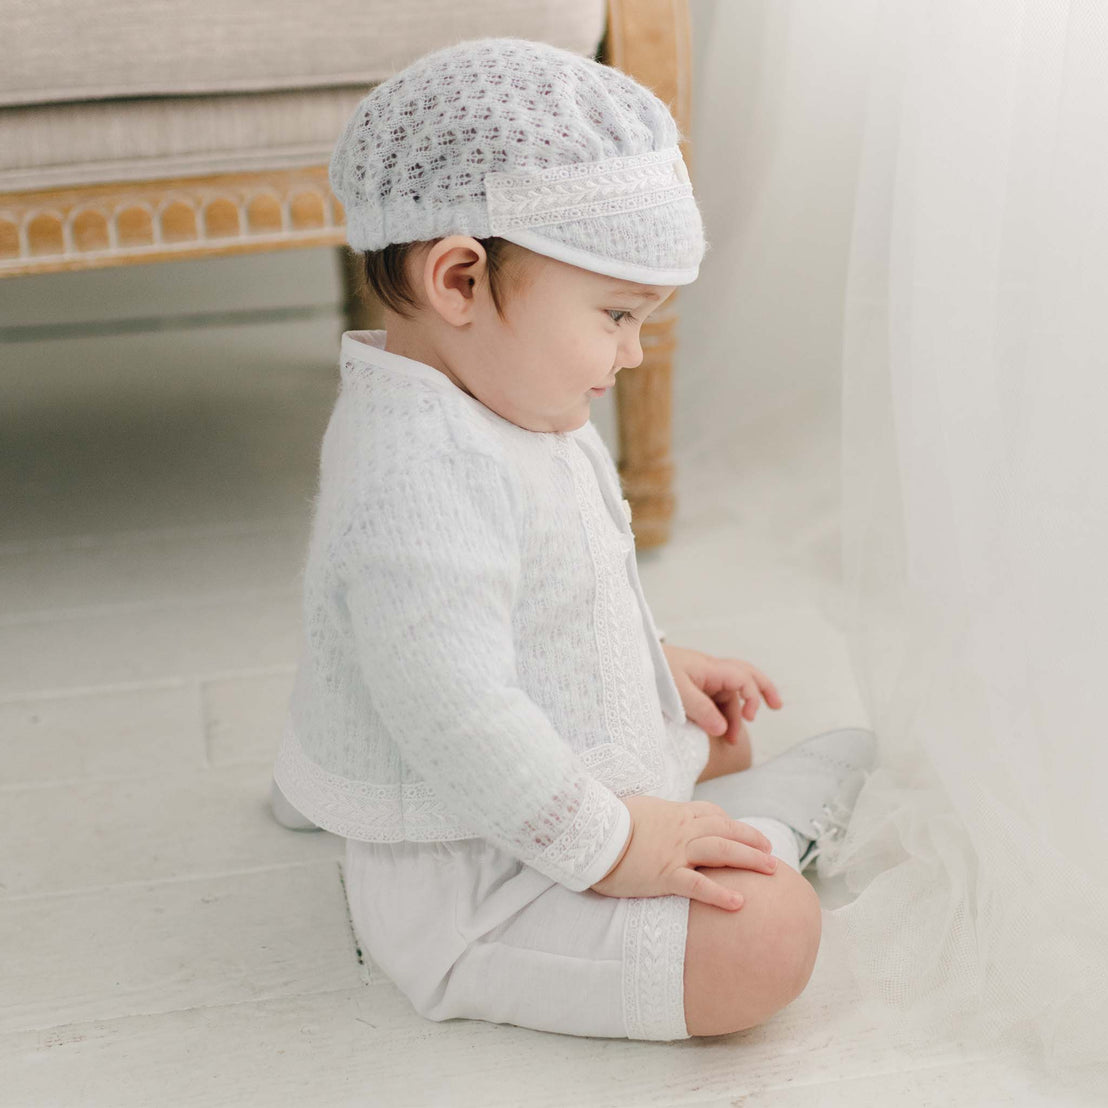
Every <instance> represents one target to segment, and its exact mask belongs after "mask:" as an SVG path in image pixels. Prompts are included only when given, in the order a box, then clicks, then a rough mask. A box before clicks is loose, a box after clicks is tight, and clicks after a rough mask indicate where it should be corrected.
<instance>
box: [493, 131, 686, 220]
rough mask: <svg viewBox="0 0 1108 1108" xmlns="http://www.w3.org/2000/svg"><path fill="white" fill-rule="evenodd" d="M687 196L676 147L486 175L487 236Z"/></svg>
mask: <svg viewBox="0 0 1108 1108" xmlns="http://www.w3.org/2000/svg"><path fill="white" fill-rule="evenodd" d="M692 194H693V190H692V184H691V183H690V181H689V171H688V169H687V168H686V166H685V160H684V158H682V156H681V151H680V149H679V148H678V147H676V146H671V147H670V148H669V149H667V150H652V151H650V153H648V154H632V155H629V156H626V157H618V158H603V159H601V160H599V161H594V162H576V163H573V164H571V165H556V166H551V167H550V168H549V169H539V170H534V171H533V172H530V173H486V174H485V203H486V207H487V210H488V217H489V234H490V235H504V234H506V233H508V232H510V231H518V230H523V229H525V228H527V227H540V226H544V225H549V224H551V223H569V222H572V221H574V220H578V219H588V218H590V217H593V216H604V215H616V214H618V213H620V212H633V211H637V210H638V209H640V208H652V207H655V206H656V205H659V204H669V203H672V202H673V201H675V200H680V199H682V198H683V197H686V196H692Z"/></svg>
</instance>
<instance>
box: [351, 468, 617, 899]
mask: <svg viewBox="0 0 1108 1108" xmlns="http://www.w3.org/2000/svg"><path fill="white" fill-rule="evenodd" d="M351 523H352V526H351V527H350V528H348V529H346V530H345V534H344V540H345V543H344V545H345V551H344V554H343V560H344V561H345V563H346V566H345V573H344V576H345V578H346V581H347V594H346V597H347V607H348V609H349V613H350V618H351V620H352V624H353V632H354V639H355V642H356V644H357V649H358V653H359V664H360V670H361V674H362V677H363V679H364V680H365V682H366V685H367V687H368V691H369V695H370V698H371V701H372V703H373V706H374V709H375V710H376V711H377V713H378V714H379V716H380V718H381V720H382V721H383V723H384V725H385V727H386V728H387V729H388V732H389V736H390V738H391V739H392V740H393V742H394V743H395V744H396V745H397V747H398V748H399V750H400V754H401V756H402V758H403V759H404V760H405V762H406V763H407V764H408V765H409V766H410V767H411V768H412V769H414V770H415V771H416V772H417V773H419V774H420V776H421V777H423V778H424V780H426V781H427V782H428V783H429V784H430V785H431V787H432V788H433V789H434V791H435V794H436V795H437V797H438V798H439V800H440V801H441V803H442V804H443V806H444V807H446V808H447V809H448V810H449V811H450V812H451V813H452V814H454V815H455V816H456V817H458V818H459V819H460V820H462V821H463V822H464V823H465V824H466V825H467V826H470V827H473V828H474V829H475V831H476V832H477V833H479V834H480V835H481V836H483V837H484V838H486V839H488V840H490V841H491V842H493V843H495V844H497V845H498V846H500V847H501V848H502V849H504V850H506V851H507V852H509V853H510V854H512V855H513V856H514V857H517V858H519V859H521V860H522V861H524V862H526V863H527V864H528V865H530V866H532V867H533V868H534V869H537V870H538V871H539V872H541V873H543V874H545V875H547V876H548V877H550V878H552V879H553V880H555V881H558V882H560V883H561V884H563V885H566V886H567V887H568V888H570V889H573V890H576V891H580V890H582V889H587V888H588V887H589V886H590V885H592V884H594V883H595V882H597V881H599V880H600V878H602V877H603V876H604V875H605V874H606V873H607V872H608V870H609V869H611V868H612V866H613V864H614V863H615V861H616V859H617V858H618V857H619V856H620V854H621V852H622V850H623V848H624V845H625V844H626V842H627V839H628V835H629V833H630V829H631V817H630V812H629V811H628V809H627V807H626V805H625V804H624V803H623V802H622V801H621V800H620V799H619V797H617V796H616V795H615V793H614V792H612V791H611V790H610V789H609V788H607V787H606V786H604V785H603V784H601V783H600V782H599V781H598V780H596V778H595V777H593V776H592V775H591V774H590V773H589V772H588V769H587V768H586V767H585V765H584V764H583V762H582V761H581V759H580V758H579V757H578V755H577V754H576V753H575V752H574V751H573V750H572V749H571V748H570V746H569V745H568V743H567V742H566V741H565V740H564V739H563V738H562V736H561V735H559V734H558V732H557V730H556V729H555V727H554V726H553V724H552V723H551V721H550V719H549V717H548V716H547V715H546V713H545V712H544V711H543V710H542V709H541V708H540V707H539V705H538V704H536V703H535V702H534V701H533V700H532V699H531V698H530V697H529V696H528V695H527V693H526V692H525V691H524V690H523V689H522V688H521V687H520V684H519V679H518V675H517V670H516V659H515V646H514V639H513V628H512V611H513V605H514V601H515V597H516V593H517V590H518V588H519V583H520V564H521V563H520V548H519V542H518V535H517V530H516V523H515V519H514V515H513V511H512V493H511V489H510V488H509V486H508V483H507V479H506V476H505V474H504V473H503V472H502V471H501V469H500V467H499V465H498V464H497V462H496V461H495V460H494V459H493V458H491V457H486V456H484V455H482V454H479V453H474V452H458V453H455V454H451V455H445V456H440V457H436V458H433V459H431V460H427V461H422V462H420V463H419V464H418V465H416V466H413V467H409V468H406V469H404V470H399V469H394V470H392V472H391V473H390V474H389V480H388V481H387V482H381V483H380V484H379V486H378V487H376V488H375V489H374V490H373V492H372V493H371V494H369V495H367V496H366V497H364V499H363V503H362V505H361V507H360V509H359V510H358V512H357V513H356V516H355V518H354V519H353V520H352V521H351Z"/></svg>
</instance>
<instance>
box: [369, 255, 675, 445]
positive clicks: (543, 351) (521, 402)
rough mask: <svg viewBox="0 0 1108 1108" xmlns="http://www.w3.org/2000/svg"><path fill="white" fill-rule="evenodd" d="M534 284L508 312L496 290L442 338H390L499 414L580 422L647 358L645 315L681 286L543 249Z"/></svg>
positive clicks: (545, 427) (567, 424)
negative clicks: (590, 266) (606, 272)
mask: <svg viewBox="0 0 1108 1108" xmlns="http://www.w3.org/2000/svg"><path fill="white" fill-rule="evenodd" d="M527 263H528V264H527V270H526V277H525V284H524V287H523V288H522V289H521V290H512V289H510V290H507V293H506V295H505V297H504V298H503V301H504V314H505V317H506V319H505V320H501V319H500V317H499V316H498V315H497V314H496V310H495V307H494V306H493V305H492V302H491V298H489V297H488V294H487V289H486V290H484V295H482V296H481V297H479V298H478V299H479V302H478V303H475V304H474V305H473V312H472V314H471V315H467V316H466V317H465V326H464V327H457V326H452V327H447V328H440V329H439V331H438V332H437V333H435V334H434V339H433V341H432V342H430V343H427V342H425V341H424V340H423V339H422V338H421V337H420V336H417V335H413V334H412V333H411V332H405V330H404V329H403V328H400V327H397V329H396V331H395V333H394V331H393V329H392V328H391V327H390V329H389V343H388V346H387V347H386V348H387V349H390V350H395V351H396V352H397V353H402V354H408V355H409V356H411V357H415V358H417V359H418V360H421V361H425V362H428V363H429V364H432V365H434V366H435V368H437V369H439V370H441V371H442V372H444V373H445V374H446V375H447V376H448V377H450V379H451V380H452V381H454V383H455V384H456V385H458V386H459V387H460V388H462V389H464V390H465V391H466V392H468V393H469V394H470V395H471V396H474V397H476V398H477V399H478V400H480V401H481V402H482V403H483V404H484V405H485V406H486V407H487V408H490V409H492V411H494V412H496V413H497V415H499V416H502V417H503V418H504V419H507V420H510V421H511V422H512V423H515V424H516V425H517V426H519V427H524V428H526V429H527V430H530V431H574V430H576V429H577V428H578V427H582V426H584V424H585V423H586V422H587V421H588V418H589V413H590V405H591V404H592V402H593V401H594V400H596V399H597V398H598V397H600V396H602V395H603V392H601V391H600V390H602V389H605V388H607V387H610V386H611V385H612V384H613V383H614V381H615V377H616V374H617V373H619V371H620V370H621V369H625V368H633V367H634V366H637V365H639V364H640V363H641V362H642V358H643V353H642V347H641V346H640V345H639V331H640V328H641V327H642V323H643V320H645V319H646V317H647V316H649V315H650V313H651V312H653V311H656V310H657V308H658V306H659V304H661V303H662V302H663V301H665V300H666V299H668V298H669V296H670V295H671V294H672V293H673V291H674V289H675V288H676V286H674V285H638V284H635V283H634V282H631V281H623V280H619V279H617V278H614V277H605V276H603V275H602V274H598V273H593V272H592V271H590V270H587V269H581V268H579V267H578V266H574V265H569V264H568V263H566V262H560V261H556V260H555V259H553V258H547V257H545V256H544V255H541V254H533V253H532V254H531V255H530V256H529V257H528V259H527Z"/></svg>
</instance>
